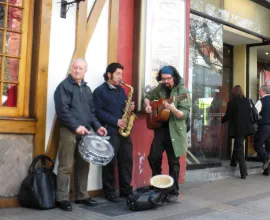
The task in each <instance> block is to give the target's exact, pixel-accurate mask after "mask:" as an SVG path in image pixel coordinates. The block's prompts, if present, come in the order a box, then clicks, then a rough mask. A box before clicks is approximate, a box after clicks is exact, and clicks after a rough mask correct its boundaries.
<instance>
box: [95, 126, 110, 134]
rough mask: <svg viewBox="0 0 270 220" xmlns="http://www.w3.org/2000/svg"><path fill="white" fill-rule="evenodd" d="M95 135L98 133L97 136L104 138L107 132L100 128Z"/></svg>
mask: <svg viewBox="0 0 270 220" xmlns="http://www.w3.org/2000/svg"><path fill="white" fill-rule="evenodd" d="M97 133H98V135H99V136H106V135H107V133H108V132H107V130H106V128H104V127H100V128H99V129H98V130H97Z"/></svg>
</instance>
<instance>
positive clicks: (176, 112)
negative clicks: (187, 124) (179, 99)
mask: <svg viewBox="0 0 270 220" xmlns="http://www.w3.org/2000/svg"><path fill="white" fill-rule="evenodd" d="M164 106H165V108H166V109H168V110H170V111H171V112H172V113H173V114H174V115H175V116H176V117H177V118H182V117H183V115H184V113H183V112H182V111H180V110H178V109H177V108H176V107H175V105H174V103H172V104H169V103H168V102H164Z"/></svg>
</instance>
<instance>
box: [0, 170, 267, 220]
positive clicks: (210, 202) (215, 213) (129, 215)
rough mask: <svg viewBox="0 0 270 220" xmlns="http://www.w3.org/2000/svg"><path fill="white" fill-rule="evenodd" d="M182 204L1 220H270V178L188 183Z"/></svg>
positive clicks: (24, 213)
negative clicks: (145, 208) (152, 208)
mask: <svg viewBox="0 0 270 220" xmlns="http://www.w3.org/2000/svg"><path fill="white" fill-rule="evenodd" d="M180 189H181V194H180V196H179V202H177V203H170V204H166V205H165V206H163V207H160V208H158V209H156V210H150V211H143V212H133V211H129V210H128V209H127V208H126V205H125V202H124V201H123V202H120V203H117V204H115V203H108V202H106V201H105V200H104V199H102V198H97V200H98V201H99V203H100V204H99V206H97V207H90V208H88V207H84V206H82V205H75V204H72V205H73V212H64V211H61V210H60V209H58V208H57V209H53V210H48V211H39V210H32V209H26V208H10V209H0V220H30V219H39V220H43V219H44V220H51V219H55V220H70V219H78V220H86V219H91V220H95V219H100V220H103V219H104V220H105V219H106V220H109V219H110V220H114V219H115V220H116V219H117V220H132V219H134V220H135V219H136V220H145V219H147V220H148V219H158V220H163V219H164V220H165V219H169V220H182V219H188V220H195V219H196V220H211V219H217V220H220V219H229V220H233V219H238V220H247V219H248V220H253V219H254V220H255V219H256V220H257V219H265V220H266V219H267V220H268V219H270V209H269V204H270V177H266V176H263V175H261V174H254V175H249V176H248V177H247V179H246V180H242V179H240V178H239V177H229V178H225V179H221V180H216V181H212V182H195V183H186V184H183V185H181V186H180Z"/></svg>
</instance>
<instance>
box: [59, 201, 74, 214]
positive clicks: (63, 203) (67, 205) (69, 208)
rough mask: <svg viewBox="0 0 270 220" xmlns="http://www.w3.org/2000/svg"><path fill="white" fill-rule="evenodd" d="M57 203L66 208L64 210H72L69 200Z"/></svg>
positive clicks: (61, 207)
mask: <svg viewBox="0 0 270 220" xmlns="http://www.w3.org/2000/svg"><path fill="white" fill-rule="evenodd" d="M57 204H58V206H59V208H60V209H62V210H64V211H69V212H71V211H72V206H71V204H70V203H69V201H67V200H65V201H60V202H57Z"/></svg>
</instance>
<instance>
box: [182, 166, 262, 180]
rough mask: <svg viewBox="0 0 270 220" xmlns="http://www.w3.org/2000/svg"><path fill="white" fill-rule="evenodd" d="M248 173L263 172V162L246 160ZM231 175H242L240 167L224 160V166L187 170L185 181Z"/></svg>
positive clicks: (214, 178) (213, 178)
mask: <svg viewBox="0 0 270 220" xmlns="http://www.w3.org/2000/svg"><path fill="white" fill-rule="evenodd" d="M246 165H247V171H248V174H249V175H250V174H256V173H262V172H263V170H262V163H261V162H253V161H246ZM230 176H236V177H240V172H239V167H238V166H237V167H231V166H230V165H229V161H222V166H220V167H214V168H205V169H198V170H187V171H186V176H185V182H200V181H213V180H219V179H223V178H227V177H230Z"/></svg>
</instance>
